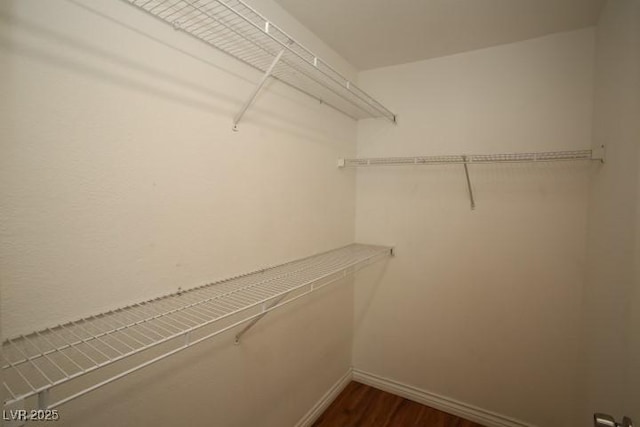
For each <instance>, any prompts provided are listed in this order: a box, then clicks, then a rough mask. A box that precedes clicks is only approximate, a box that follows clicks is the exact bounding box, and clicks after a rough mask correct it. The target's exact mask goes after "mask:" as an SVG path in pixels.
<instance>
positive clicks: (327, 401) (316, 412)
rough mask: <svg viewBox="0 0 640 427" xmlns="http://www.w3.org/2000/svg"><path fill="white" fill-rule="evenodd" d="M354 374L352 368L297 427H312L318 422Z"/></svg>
mask: <svg viewBox="0 0 640 427" xmlns="http://www.w3.org/2000/svg"><path fill="white" fill-rule="evenodd" d="M352 377H353V373H352V370H351V368H349V370H348V371H347V373H346V374H344V375H343V376H342V378H340V379H339V380H338V381H337V382H336V383H335V384H334V385H333V386H331V388H330V389H329V391H327V392H326V393H325V394H324V395H323V396H322V397H321V398H320V400H318V402H317V403H316V404H315V405H313V408H311V410H309V412H307V413H306V414H305V416H304V417H302V418H301V419H300V421H298V423H297V424H296V425H295V427H311V425H312V424H313V423H314V422H316V420H317V419H318V418H319V417H320V415H322V413H323V412H324V411H325V410H326V409H327V408H328V407H329V405H331V403H332V402H333V401H334V400H335V399H336V397H338V395H339V394H340V393H342V390H344V389H345V387H346V386H347V385H348V384H349V383H350V382H351V379H352Z"/></svg>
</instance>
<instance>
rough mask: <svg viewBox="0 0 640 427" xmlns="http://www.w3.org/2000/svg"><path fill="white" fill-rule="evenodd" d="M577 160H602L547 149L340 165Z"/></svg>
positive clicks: (346, 161)
mask: <svg viewBox="0 0 640 427" xmlns="http://www.w3.org/2000/svg"><path fill="white" fill-rule="evenodd" d="M576 160H602V159H601V158H596V157H594V155H593V151H592V150H573V151H546V152H538V153H507V154H470V155H459V156H415V157H376V158H360V159H340V160H339V162H338V165H339V166H340V167H347V168H354V167H368V166H428V165H438V164H471V163H525V162H555V161H576Z"/></svg>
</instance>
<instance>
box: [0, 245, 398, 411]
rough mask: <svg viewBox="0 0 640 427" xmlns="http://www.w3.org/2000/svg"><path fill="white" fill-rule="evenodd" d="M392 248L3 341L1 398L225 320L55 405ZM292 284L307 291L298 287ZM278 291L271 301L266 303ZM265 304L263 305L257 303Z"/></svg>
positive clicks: (267, 273)
mask: <svg viewBox="0 0 640 427" xmlns="http://www.w3.org/2000/svg"><path fill="white" fill-rule="evenodd" d="M390 250H391V249H390V248H388V247H382V246H372V245H359V244H353V245H349V246H345V247H343V248H340V249H336V250H333V251H329V252H325V253H322V254H319V255H314V256H311V257H308V258H304V259H301V260H297V261H292V262H289V263H286V264H282V265H279V266H275V267H269V268H266V269H262V270H259V271H257V272H252V273H249V274H245V275H241V276H237V277H234V278H231V279H226V280H222V281H219V282H216V283H213V284H209V285H205V286H201V287H199V288H194V289H191V290H188V291H184V292H179V293H176V294H171V295H168V296H164V297H160V298H155V299H153V300H149V301H146V302H142V303H138V304H133V305H130V306H127V307H123V308H120V309H117V310H112V311H109V312H106V313H102V314H98V315H95V316H90V317H87V318H84V319H80V320H77V321H73V322H68V323H65V324H63V325H58V326H55V327H51V328H46V329H44V330H41V331H36V332H33V333H30V334H28V335H20V336H18V337H14V338H10V339H7V340H6V341H5V342H4V343H3V346H2V356H3V359H4V360H3V366H2V369H3V370H4V374H5V375H4V378H5V381H4V384H3V386H4V387H5V390H6V391H7V392H8V396H9V399H8V400H7V401H6V402H5V405H8V404H11V403H14V402H17V401H20V400H24V399H27V398H29V397H32V396H35V395H39V394H40V393H42V392H48V391H49V390H50V389H53V388H54V387H56V386H59V385H62V384H65V383H69V382H70V381H71V380H73V379H75V378H79V377H81V376H83V375H85V374H88V373H90V372H93V371H96V370H99V369H100V368H102V367H105V366H108V365H112V364H114V363H115V362H118V361H120V360H124V359H126V358H129V357H130V356H132V355H135V354H141V353H143V352H145V351H146V350H148V349H151V348H155V347H157V346H159V345H160V344H163V343H166V342H170V341H173V340H176V339H182V338H186V339H188V338H189V337H190V335H189V334H191V333H192V332H194V331H197V330H199V329H200V328H203V327H205V326H211V325H213V326H216V325H217V324H223V322H222V321H223V320H224V319H232V316H240V320H237V319H236V320H237V321H236V322H235V323H233V324H231V325H227V326H221V327H220V328H219V329H217V330H215V331H214V332H212V333H210V334H208V335H206V336H204V337H201V338H198V339H196V340H194V341H192V342H188V341H185V344H183V345H181V346H180V347H178V348H177V349H174V350H171V351H169V352H167V353H165V354H161V355H160V356H158V357H156V358H155V359H152V360H149V361H146V362H144V363H142V364H141V365H139V366H136V367H134V368H132V369H129V370H127V371H125V372H120V373H118V374H116V375H115V376H113V377H112V378H109V379H107V380H106V381H104V382H102V383H100V384H95V385H93V386H91V387H89V388H87V389H84V390H80V391H79V392H77V393H75V394H73V395H71V396H67V397H65V398H63V399H61V400H60V401H58V402H56V403H54V404H51V405H48V408H53V407H56V406H59V405H61V404H63V403H66V402H67V401H69V400H72V399H74V398H76V397H79V396H81V395H83V394H86V393H87V392H89V391H92V390H93V389H95V388H98V387H100V386H102V385H104V384H106V383H109V382H111V381H113V380H115V379H118V378H121V377H122V376H124V375H126V374H128V373H129V372H133V371H135V370H137V369H139V368H142V367H144V366H146V365H148V364H151V363H153V362H154V361H156V360H160V359H162V358H164V357H166V356H168V355H170V354H173V353H174V352H177V351H180V350H182V349H184V348H187V347H189V346H191V345H193V344H196V343H198V342H200V341H203V340H205V339H207V338H209V337H211V336H215V335H217V334H219V333H221V332H224V331H226V330H229V329H231V328H233V327H236V326H238V325H241V324H243V323H246V322H248V321H251V320H253V319H256V318H259V317H260V316H262V315H264V313H266V312H268V311H271V310H273V309H277V308H279V307H280V306H282V305H285V304H287V303H289V302H292V301H294V300H297V299H298V298H300V297H302V296H305V295H307V294H309V293H311V292H313V291H315V290H317V289H319V288H320V287H322V286H324V285H326V284H329V283H332V282H334V281H335V280H337V279H339V278H342V277H345V276H346V275H347V274H351V273H354V272H355V271H357V270H359V269H360V268H363V267H364V266H366V265H368V264H370V263H372V262H375V261H377V260H379V259H382V258H383V257H386V256H388V255H389V254H390ZM297 291H304V292H302V293H300V292H298V294H296V292H297ZM278 298H282V300H281V301H279V302H278V303H277V304H276V305H275V306H273V307H271V308H269V309H267V308H266V307H267V304H268V303H270V302H272V301H274V300H277V299H278ZM261 307H262V310H260V308H261Z"/></svg>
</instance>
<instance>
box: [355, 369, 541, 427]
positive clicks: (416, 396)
mask: <svg viewBox="0 0 640 427" xmlns="http://www.w3.org/2000/svg"><path fill="white" fill-rule="evenodd" d="M352 377H353V380H354V381H358V382H360V383H363V384H366V385H368V386H371V387H375V388H377V389H380V390H383V391H386V392H389V393H393V394H395V395H398V396H400V397H404V398H405V399H409V400H413V401H414V402H418V403H421V404H423V405H426V406H430V407H432V408H435V409H439V410H441V411H444V412H447V413H449V414H452V415H456V416H458V417H461V418H465V419H467V420H469V421H474V422H476V423H479V424H482V425H484V426H486V427H535V426H534V425H533V424H528V423H525V422H523V421H519V420H516V419H514V418H511V417H507V416H504V415H501V414H497V413H495V412H491V411H487V410H484V409H482V408H478V407H476V406H472V405H469V404H466V403H463V402H459V401H457V400H454V399H450V398H448V397H445V396H440V395H437V394H435V393H431V392H428V391H425V390H421V389H419V388H417V387H413V386H410V385H407V384H403V383H400V382H398V381H394V380H390V379H388V378H384V377H381V376H378V375H375V374H370V373H368V372H364V371H360V370H358V369H353V375H352Z"/></svg>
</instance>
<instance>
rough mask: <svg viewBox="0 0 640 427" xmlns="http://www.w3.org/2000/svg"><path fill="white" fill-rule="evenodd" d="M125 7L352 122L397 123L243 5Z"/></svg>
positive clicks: (236, 0)
mask: <svg viewBox="0 0 640 427" xmlns="http://www.w3.org/2000/svg"><path fill="white" fill-rule="evenodd" d="M125 1H127V2H129V3H131V4H133V5H135V6H137V7H138V8H140V9H142V10H144V11H145V12H148V13H150V14H151V15H153V16H155V17H157V18H159V19H162V20H163V21H165V22H167V23H169V24H171V25H172V26H173V27H174V28H175V29H176V30H180V31H183V32H185V33H187V34H189V35H191V36H193V37H195V38H197V39H199V40H201V41H203V42H205V43H207V44H209V45H211V46H214V47H216V48H218V49H220V50H222V51H224V52H226V53H228V54H230V55H232V56H234V57H236V58H237V59H239V60H241V61H242V62H244V63H246V64H248V65H250V66H252V67H254V68H256V69H258V70H260V71H262V72H264V73H266V75H272V76H273V77H275V78H277V79H278V80H280V81H282V82H284V83H286V84H288V85H289V86H292V87H294V88H296V89H298V90H300V91H302V92H304V93H306V94H307V95H309V96H311V97H313V98H316V99H317V100H319V101H321V102H323V103H326V104H328V105H330V106H332V107H333V108H335V109H337V110H339V111H341V112H343V113H344V114H346V115H348V116H350V117H352V118H354V119H362V118H370V117H385V118H387V119H389V120H391V121H392V122H395V115H394V114H393V113H392V112H391V111H389V110H388V109H387V108H386V107H384V106H383V105H382V104H380V103H379V102H378V101H376V100H375V99H373V98H372V97H371V96H369V95H368V94H366V93H365V92H364V91H363V90H361V89H359V88H358V87H357V86H356V85H354V84H353V83H351V82H350V81H349V80H348V79H347V78H345V77H344V76H342V75H341V74H340V73H339V72H337V71H336V70H335V69H334V68H333V67H331V66H330V65H329V64H327V63H326V62H325V61H323V60H322V59H320V58H318V57H317V56H316V55H315V54H313V53H312V52H311V51H310V50H308V49H307V48H305V47H304V46H302V45H301V44H300V43H298V42H296V41H295V40H294V39H293V38H292V37H291V36H289V35H288V34H287V33H285V32H284V31H282V30H281V29H280V28H278V27H277V26H276V25H274V24H273V23H271V22H269V20H267V19H266V18H265V17H264V16H262V15H261V14H260V13H258V12H257V11H256V10H254V9H253V8H251V7H250V6H248V5H247V4H245V3H244V2H242V1H241V0H125ZM281 52H282V54H281ZM280 54H281V57H279V55H280ZM274 60H275V61H274ZM274 63H275V66H274V67H273V69H270V65H271V64H274Z"/></svg>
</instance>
